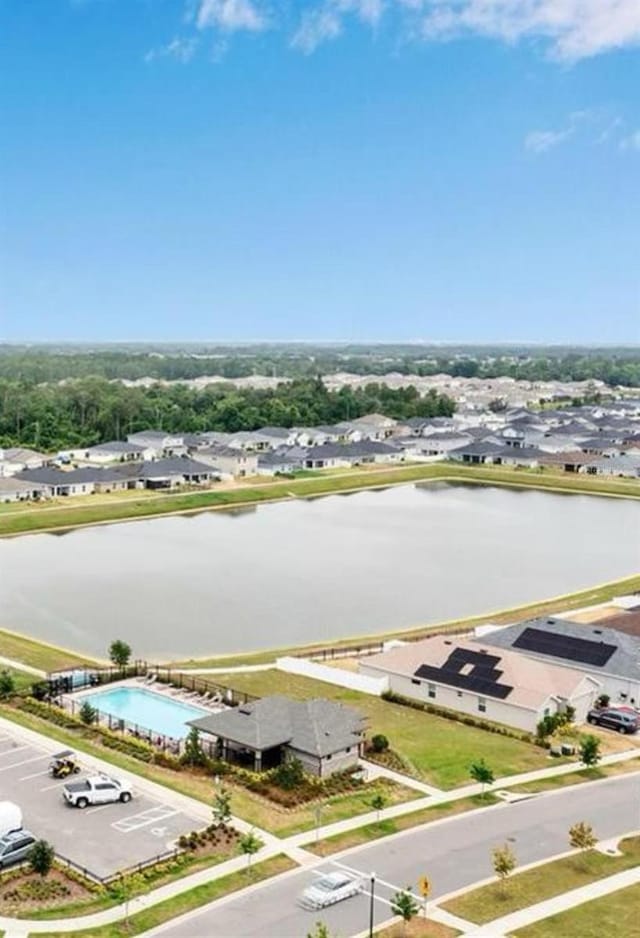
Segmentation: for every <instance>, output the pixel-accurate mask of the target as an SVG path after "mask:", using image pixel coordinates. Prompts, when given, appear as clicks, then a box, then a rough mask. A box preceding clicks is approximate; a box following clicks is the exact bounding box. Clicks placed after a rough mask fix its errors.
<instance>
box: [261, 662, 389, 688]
mask: <svg viewBox="0 0 640 938" xmlns="http://www.w3.org/2000/svg"><path fill="white" fill-rule="evenodd" d="M276 668H277V669H278V670H279V671H286V672H287V673H288V674H300V675H302V676H303V677H311V678H315V680H316V681H325V682H326V683H327V684H337V685H338V687H347V688H349V690H359V691H361V692H362V693H363V694H373V696H374V697H380V695H381V694H384V692H385V691H387V690H389V679H388V678H387V677H368V676H367V675H366V674H357V673H356V672H354V671H344V670H343V669H342V668H331V667H329V666H328V665H326V664H317V662H315V661H308V660H307V659H306V658H289V657H286V658H278V659H277V661H276Z"/></svg>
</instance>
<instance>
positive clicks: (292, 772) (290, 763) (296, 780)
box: [271, 759, 305, 791]
mask: <svg viewBox="0 0 640 938" xmlns="http://www.w3.org/2000/svg"><path fill="white" fill-rule="evenodd" d="M271 777H272V779H273V781H274V782H275V783H276V785H279V786H280V788H284V790H285V791H292V790H293V789H294V788H297V787H298V786H300V785H302V784H303V782H304V780H305V776H304V768H303V767H302V762H300V759H286V760H285V761H284V762H282V763H281V764H280V765H279V766H278V767H277V768H276V769H274V771H273V773H272V776H271Z"/></svg>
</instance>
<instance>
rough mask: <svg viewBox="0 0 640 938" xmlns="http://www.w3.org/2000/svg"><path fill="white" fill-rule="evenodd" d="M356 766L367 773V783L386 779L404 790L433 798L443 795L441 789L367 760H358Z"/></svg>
mask: <svg viewBox="0 0 640 938" xmlns="http://www.w3.org/2000/svg"><path fill="white" fill-rule="evenodd" d="M358 765H359V766H360V767H361V768H362V769H364V770H365V772H366V773H367V781H368V782H372V781H374V780H375V779H376V778H388V779H389V780H390V781H392V782H397V784H398V785H404V787H405V788H415V790H416V791H421V792H422V793H423V794H424V795H430V796H431V797H435V796H438V795H442V794H443V791H442V789H441V788H436V787H435V786H434V785H427V784H426V783H425V782H421V781H419V780H418V779H417V778H412V776H410V775H404V774H403V773H402V772H394V770H393V769H388V768H386V766H384V765H378V764H377V763H376V762H369V760H368V759H359V760H358Z"/></svg>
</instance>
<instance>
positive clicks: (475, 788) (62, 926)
mask: <svg viewBox="0 0 640 938" xmlns="http://www.w3.org/2000/svg"><path fill="white" fill-rule="evenodd" d="M0 730H2V731H4V732H6V733H8V734H9V735H11V736H14V737H18V738H22V739H23V740H25V741H27V742H31V743H33V744H34V745H37V746H39V747H43V748H46V749H49V750H50V751H51V752H52V753H53V752H55V751H57V750H58V749H59V748H60V743H59V742H58V741H56V740H49V739H47V738H46V737H44V736H42V735H41V734H39V733H37V732H35V731H33V730H30V729H27V728H25V727H22V726H20V725H19V724H16V723H13V722H12V721H10V720H6V719H4V718H2V717H0ZM638 755H639V753H638V750H635V749H634V750H631V751H628V752H624V753H616V754H614V755H611V756H607V757H605V758H603V759H602V760H601V763H600V764H601V765H610V764H615V763H618V762H624V761H626V760H629V759H632V758H636V757H637V756H638ZM82 761H83V763H84V764H85V765H86V766H87V767H88V768H90V769H93V770H95V771H102V772H105V771H106V772H107V773H112V772H113V771H114V767H113V765H112V764H110V763H109V762H106V761H104V760H102V759H99V758H96V757H93V756H87V755H84V754H82ZM581 768H583V766H582V765H581V764H580V763H570V764H566V765H560V766H558V765H550V766H549V767H548V768H545V769H539V770H536V771H534V772H528V773H524V774H522V775H518V776H513V777H511V778H501V779H498V780H497V781H496V782H495V783H494V784H493V785H492V786H489V787H488V788H487V790H489V791H491V790H494V791H495V790H496V789H500V788H504V787H508V786H509V785H514V784H521V783H523V782H527V781H534V780H539V779H543V778H552V777H554V776H557V775H565V774H567V773H570V772H575V771H577V770H579V769H581ZM117 772H118V775H120V776H121V777H122V778H124V779H126V780H127V781H129V782H131V784H132V785H134V786H135V787H137V788H138V789H139V790H143V791H146V792H147V793H149V794H151V795H152V796H153V797H155V798H158V799H160V800H163V801H165V802H167V803H170V804H173V805H175V807H176V808H178V809H179V810H180V809H181V810H186V811H188V812H189V813H191V814H194V815H195V816H196V817H197V818H201V819H202V821H203V823H208V822H209V821H210V818H211V808H210V806H209V805H207V804H205V803H203V802H201V801H198V800H197V799H194V798H191V797H189V796H187V795H184V794H181V793H180V792H176V791H174V790H173V789H170V788H166V787H165V786H164V785H160V784H158V783H156V782H152V781H149V780H147V779H144V778H142V777H141V776H139V775H137V774H136V773H133V772H127V771H125V770H120V769H118V770H117ZM386 774H387V773H386V772H384V771H383V772H382V773H381V775H386ZM390 774H391V775H392V776H393V777H394V780H397V781H401V783H402V784H405V785H408V780H406V779H405V778H404V776H401V775H399V773H390ZM396 776H397V777H396ZM606 781H607V779H603V780H602V782H594V783H592V784H596V785H597V784H602V783H604V782H606ZM418 784H421V783H418ZM425 787H428V786H425ZM480 790H481V786H480V785H478V784H473V785H467V786H465V787H463V788H458V789H455V790H453V791H448V792H444V791H438V790H434V793H433V794H429V795H427V796H425V797H424V798H418V799H416V800H414V801H410V802H405V803H403V804H397V805H392V806H391V807H389V808H386V809H385V810H384V811H383V812H381V815H382V817H384V818H385V819H388V818H392V817H398V816H402V815H405V814H411V813H412V812H416V811H419V810H420V809H422V808H425V807H433V806H436V805H444V804H447V803H450V802H455V801H458V800H460V799H461V798H465V797H468V796H470V795H476V794H479V793H480ZM554 793H555V792H553V791H552V792H549V793H547V794H550V795H553V794H554ZM212 794H213V791H212ZM494 808H497V806H495V805H487V806H486V807H483V806H481V805H480V806H479V807H478V808H477V809H475V810H474V812H473V813H474V814H476V815H477V814H478V812H483V813H484V812H485V811H490V810H493V809H494ZM376 820H377V812H376V811H371V812H368V813H367V814H363V815H358V816H356V817H352V818H347V819H345V820H343V821H337V822H335V823H333V824H328V825H325V826H323V827H321V828H320V829H319V832H318V836H319V838H325V837H329V836H331V835H333V834H338V833H344V832H347V831H350V830H354V829H357V828H359V827H362V826H364V825H366V824H369V823H373V822H375V821H376ZM447 820H449V818H444V819H442V821H434V822H424V823H425V824H426V823H432V824H433V823H435V824H439V823H444V822H446V821H447ZM232 823H233V824H234V826H235V827H236V828H237V829H238V830H240V831H241V832H246V831H247V830H249V829H253V830H255V833H256V835H257V836H259V837H260V839H261V840H262V841H263V842H264V847H263V848H262V850H261V851H260V852H259V853H258V854H256V857H255V860H256V861H260V860H263V859H267V858H268V857H271V856H275V855H276V854H278V853H284V854H286V855H287V856H289V857H290V858H291V859H292V860H294V861H295V862H296V863H297V864H298V865H300V864H301V865H305V866H308V865H316V864H321V863H322V862H324V861H323V860H322V858H320V857H317V856H315V855H314V854H312V853H309V852H308V851H306V850H304V849H302V848H303V846H304V845H305V844H310V843H311V842H313V840H314V837H315V834H314V831H313V830H308V831H305V832H304V833H302V834H296V835H293V836H291V837H287V838H282V839H281V838H279V837H277V836H276V835H274V834H271V833H269V832H267V831H264V830H260V829H258V828H253V827H252V826H251V825H249V824H248V823H247V822H246V821H242V820H241V819H239V818H233V821H232ZM420 826H422V825H420V824H418V825H416V826H415V827H412V828H409V829H407V831H405V832H403V833H411V832H415V831H416V829H418V828H419V827H420ZM391 836H394V835H391ZM395 836H401V834H399V835H395ZM352 849H355V848H352ZM245 866H246V858H244V857H234V858H232V859H230V860H227V861H225V862H224V863H220V864H218V865H216V866H213V867H209V868H208V869H204V870H201V871H199V872H197V873H193V874H191V875H188V876H185V877H184V878H183V879H181V880H177V881H174V882H171V883H169V884H167V885H165V886H162V887H159V888H158V889H154V890H152V891H151V892H150V893H148V894H147V895H145V896H141V897H139V898H137V899H132V900H131V901H130V902H129V914H131V915H132V914H135V912H137V911H141V910H142V909H145V908H149V907H151V906H153V905H156V904H157V903H159V902H163V901H164V900H166V899H169V898H172V897H174V896H177V895H179V894H181V893H183V892H185V891H186V890H188V889H191V888H193V887H194V886H198V885H202V884H203V883H207V882H211V881H213V880H215V879H218V878H220V877H222V876H225V875H226V874H228V873H232V872H236V871H238V870H241V869H243V868H244V867H245ZM298 868H299V866H298ZM629 872H636V873H637V874H638V880H639V881H640V870H638V871H629ZM281 875H283V876H286V875H288V874H286V873H285V874H281ZM623 875H625V874H620V876H623ZM615 879H616V877H611V880H612V881H613V880H615ZM605 882H609V880H607V881H605ZM623 884H624V883H623ZM595 885H596V884H594V886H595ZM598 885H601V884H598ZM249 888H251V887H249ZM591 888H592V887H585V889H591ZM615 888H621V887H618V886H612V887H611V891H613V889H615ZM575 892H576V893H578V892H580V890H575ZM603 894H604V893H603ZM220 901H224V899H221V900H220ZM554 901H558V900H549V902H554ZM574 901H577V900H574ZM548 905H549V903H540V906H541V907H542V906H544V907H546V906H548ZM570 905H571V903H568V904H567V907H569V906H570ZM532 908H537V907H532ZM560 910H561V909H560ZM434 911H435V910H434ZM525 911H528V910H523V912H522V913H517V914H518V915H522V914H524V912H525ZM555 911H558V909H555V908H554V907H552V911H550V912H545V911H543V912H542V913H540V915H539V916H538V917H544V915H547V914H554V912H555ZM125 912H126V909H125V906H124V905H120V906H114V907H113V908H111V909H108V910H105V911H103V912H98V913H94V914H93V915H86V916H79V917H76V918H70V919H61V920H34V921H29V920H26V919H24V920H18V919H12V918H8V917H2V918H0V929H4V930H5V932H6V935H7V938H24V936H26V935H27V934H29V933H30V934H35V933H37V932H54V931H60V932H61V933H71V932H74V931H78V930H81V929H86V928H97V927H99V926H101V925H106V924H109V923H111V922H115V921H118V920H120V919H122V918H123V917H124V915H125ZM531 914H536V913H531ZM511 918H512V917H511V916H508V917H506V918H505V921H506V920H507V919H509V921H510V920H511ZM531 920H532V921H533V920H535V919H531ZM492 926H493V923H492ZM496 927H497V928H501V927H502V920H500V922H499V923H498V925H497V926H496ZM509 927H511V926H509ZM520 927H521V926H520ZM484 934H485V935H488V934H489V933H488V932H484ZM498 934H499V932H498V931H496V930H493V931H492V932H491V938H497V935H498Z"/></svg>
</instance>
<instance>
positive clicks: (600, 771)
mask: <svg viewBox="0 0 640 938" xmlns="http://www.w3.org/2000/svg"><path fill="white" fill-rule="evenodd" d="M638 770H640V751H639V752H638V755H637V757H635V758H633V759H628V760H627V761H626V762H614V764H613V765H603V766H599V767H598V768H594V769H580V770H579V771H577V772H567V773H566V774H565V775H554V776H552V777H551V778H540V779H538V780H537V781H534V782H525V783H523V784H522V785H509V786H507V788H506V791H510V792H513V793H514V794H519V795H527V794H531V795H534V794H536V795H537V794H539V793H541V792H545V791H556V790H557V789H558V788H567V787H569V786H570V785H580V784H582V783H584V782H598V781H600V780H601V779H603V778H611V777H612V776H614V775H625V774H626V773H627V772H637V771H638Z"/></svg>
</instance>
